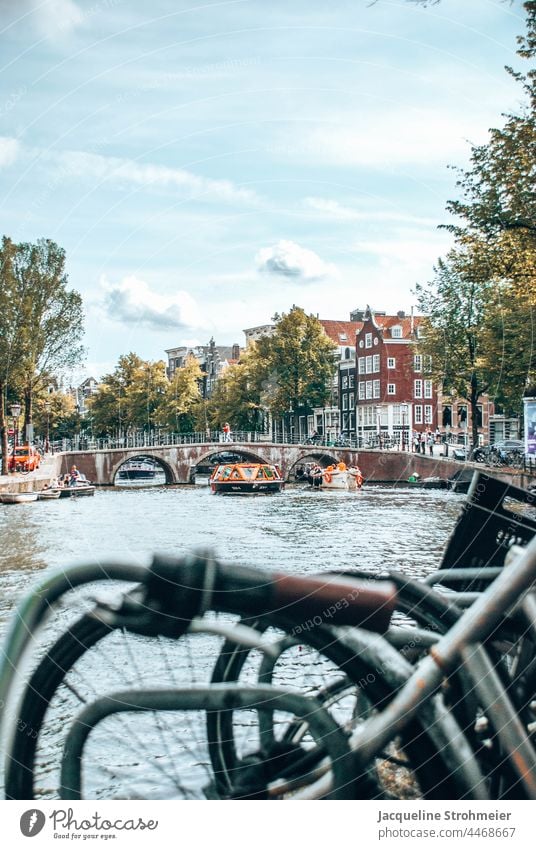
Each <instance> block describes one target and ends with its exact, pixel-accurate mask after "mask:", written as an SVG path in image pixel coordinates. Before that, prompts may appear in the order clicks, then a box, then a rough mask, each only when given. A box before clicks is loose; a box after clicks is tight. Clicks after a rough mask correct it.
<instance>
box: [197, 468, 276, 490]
mask: <svg viewBox="0 0 536 849" xmlns="http://www.w3.org/2000/svg"><path fill="white" fill-rule="evenodd" d="M284 484H285V482H284V480H283V477H282V475H281V471H280V469H279V467H278V466H272V465H269V464H268V463H224V464H222V465H220V466H216V468H215V469H214V471H213V472H212V475H211V476H210V488H211V490H212V492H218V493H222V494H224V495H245V494H248V493H250V494H255V495H256V494H257V493H261V492H262V493H270V492H280V491H281V490H282V489H283V486H284Z"/></svg>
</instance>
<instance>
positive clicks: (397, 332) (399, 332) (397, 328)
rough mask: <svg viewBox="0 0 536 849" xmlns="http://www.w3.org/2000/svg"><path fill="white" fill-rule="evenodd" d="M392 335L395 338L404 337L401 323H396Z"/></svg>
mask: <svg viewBox="0 0 536 849" xmlns="http://www.w3.org/2000/svg"><path fill="white" fill-rule="evenodd" d="M391 336H392V338H393V339H402V328H401V326H400V325H399V324H395V326H394V327H392V328H391Z"/></svg>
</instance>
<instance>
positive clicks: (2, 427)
mask: <svg viewBox="0 0 536 849" xmlns="http://www.w3.org/2000/svg"><path fill="white" fill-rule="evenodd" d="M5 398H6V396H5V386H4V383H3V381H0V435H1V439H2V471H1V474H3V475H7V473H8V433H7V431H8V427H7V422H6V407H5Z"/></svg>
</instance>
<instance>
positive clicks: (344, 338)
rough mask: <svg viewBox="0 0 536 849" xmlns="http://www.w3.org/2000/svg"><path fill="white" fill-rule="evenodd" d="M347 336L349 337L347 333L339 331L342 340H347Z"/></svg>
mask: <svg viewBox="0 0 536 849" xmlns="http://www.w3.org/2000/svg"><path fill="white" fill-rule="evenodd" d="M347 338H348V337H347V335H346V333H339V339H340V340H341V342H346V340H347Z"/></svg>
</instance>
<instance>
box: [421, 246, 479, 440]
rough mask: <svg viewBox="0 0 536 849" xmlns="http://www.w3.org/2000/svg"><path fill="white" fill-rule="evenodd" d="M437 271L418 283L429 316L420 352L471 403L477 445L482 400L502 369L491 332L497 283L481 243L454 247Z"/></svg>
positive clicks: (447, 386) (446, 385)
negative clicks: (470, 247) (497, 360)
mask: <svg viewBox="0 0 536 849" xmlns="http://www.w3.org/2000/svg"><path fill="white" fill-rule="evenodd" d="M484 256H485V254H484ZM434 270H435V276H434V279H433V280H432V281H431V282H430V283H428V284H426V285H417V287H416V294H417V298H418V306H419V309H420V310H422V311H423V312H424V314H425V315H426V321H425V323H424V325H423V331H424V332H423V339H422V341H421V342H420V343H419V345H418V351H419V353H421V354H423V355H424V356H425V357H426V358H427V360H425V362H430V366H429V368H428V371H429V374H430V377H431V379H432V380H434V381H436V382H438V383H441V384H442V385H443V390H444V391H445V392H448V391H454V392H455V393H456V395H458V396H460V397H462V398H465V399H466V400H467V401H468V402H469V405H470V408H471V419H472V444H473V446H476V445H478V415H477V405H478V401H479V399H480V397H481V396H482V395H483V394H484V393H485V392H487V391H488V389H489V387H490V385H491V383H492V381H493V379H494V375H495V367H496V362H495V360H494V355H495V346H494V337H493V334H492V333H491V332H490V331H491V324H490V320H491V317H492V316H493V314H494V312H493V309H494V304H495V298H496V291H495V281H494V280H493V278H492V276H491V274H490V268H489V266H488V264H487V262H485V261H483V259H482V254H481V253H480V252H479V250H478V246H477V245H473V246H472V250H469V249H466V250H465V251H461V250H451V251H450V252H449V253H448V254H447V257H446V259H444V260H439V262H438V264H437V266H436V268H435V269H434ZM490 340H491V341H490Z"/></svg>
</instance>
